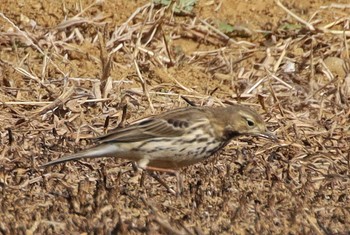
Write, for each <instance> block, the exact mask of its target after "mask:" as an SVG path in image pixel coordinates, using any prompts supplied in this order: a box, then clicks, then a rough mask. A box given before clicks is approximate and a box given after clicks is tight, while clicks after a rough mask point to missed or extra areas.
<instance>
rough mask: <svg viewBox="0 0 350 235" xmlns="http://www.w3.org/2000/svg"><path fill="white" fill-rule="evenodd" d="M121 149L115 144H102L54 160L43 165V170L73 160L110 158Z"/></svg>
mask: <svg viewBox="0 0 350 235" xmlns="http://www.w3.org/2000/svg"><path fill="white" fill-rule="evenodd" d="M118 150H119V148H118V147H117V146H116V145H115V144H101V145H98V146H96V147H92V148H88V149H86V150H83V151H81V152H78V153H75V154H72V155H68V156H64V157H61V158H58V159H56V160H53V161H51V162H48V163H45V164H43V165H41V166H40V167H41V168H44V167H47V166H52V165H56V164H59V163H63V162H68V161H72V160H78V159H81V158H98V157H110V156H114V155H116V153H118Z"/></svg>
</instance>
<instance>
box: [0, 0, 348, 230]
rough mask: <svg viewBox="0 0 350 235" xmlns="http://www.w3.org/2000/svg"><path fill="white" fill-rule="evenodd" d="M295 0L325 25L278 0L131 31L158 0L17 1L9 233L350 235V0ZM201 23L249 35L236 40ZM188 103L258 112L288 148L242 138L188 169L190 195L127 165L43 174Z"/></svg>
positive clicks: (6, 45)
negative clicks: (116, 133)
mask: <svg viewBox="0 0 350 235" xmlns="http://www.w3.org/2000/svg"><path fill="white" fill-rule="evenodd" d="M251 2H254V3H253V4H252V3H251ZM285 2H286V3H284V2H283V4H284V5H285V6H286V7H287V8H288V9H289V10H290V11H292V12H294V13H295V14H296V15H298V16H299V17H301V18H302V19H304V20H306V21H307V22H309V23H311V24H312V25H313V26H314V27H315V28H316V30H312V29H310V28H308V27H307V25H306V24H304V23H299V22H297V21H296V20H295V19H294V18H293V17H291V16H290V15H289V14H287V13H286V12H285V11H284V10H282V9H281V7H279V6H278V5H277V4H276V2H275V1H273V0H260V1H238V0H237V1H236V0H223V1H200V2H199V3H197V5H196V6H195V8H194V10H193V13H192V14H182V15H176V14H175V15H173V14H172V12H171V11H170V10H164V9H163V8H159V7H155V8H151V7H146V8H142V10H141V13H138V14H135V15H134V18H133V19H132V20H131V21H130V22H128V23H127V24H124V23H125V22H126V21H127V19H128V18H129V17H130V16H131V15H132V14H133V13H134V12H135V11H136V10H137V9H138V8H140V9H141V7H142V6H144V5H145V4H147V3H149V2H148V1H99V2H97V3H95V4H94V2H93V1H84V0H82V1H69V0H67V1H41V2H38V1H32V0H27V1H16V2H14V1H6V0H5V1H2V2H1V3H0V11H1V12H2V13H3V15H2V16H0V22H1V26H0V29H1V30H0V48H1V50H0V102H1V103H0V105H1V109H0V121H1V126H0V133H1V139H0V144H1V146H0V153H1V154H0V192H1V193H0V195H1V201H0V218H1V220H0V233H1V234H34V233H36V234H62V233H67V234H68V233H69V234H77V233H80V234H81V233H101V234H107V233H113V234H116V233H126V234H140V233H147V234H225V233H226V234H345V233H349V232H350V208H349V203H350V179H349V176H350V147H349V142H350V121H349V120H350V108H349V101H350V88H349V87H350V59H349V39H348V38H349V28H348V26H349V17H348V16H349V15H350V8H349V3H348V1H347V0H343V1H337V4H344V5H342V7H341V6H340V5H331V4H332V3H333V4H334V1H326V0H324V1H321V0H314V1H301V0H297V1H292V2H291V3H290V2H288V3H287V1H285ZM91 4H92V5H91ZM346 4H347V5H346ZM339 6H340V7H339ZM5 16H6V17H7V19H6V18H5ZM73 17H75V18H73ZM78 17H79V18H78ZM200 20H207V22H209V24H210V25H214V26H215V27H217V25H215V24H214V22H217V21H221V22H226V23H230V24H232V25H234V26H235V27H237V31H234V32H232V33H228V35H229V36H230V37H231V39H233V40H234V41H235V42H232V41H231V42H228V41H227V37H225V36H222V35H220V34H217V33H215V32H214V31H213V30H212V29H211V28H209V27H208V25H205V24H203V23H201V21H200ZM333 22H336V23H335V24H334V25H329V24H331V23H333ZM67 24H68V25H67ZM327 25H329V27H328V28H327V29H324V27H325V26H327ZM123 26H125V29H124V30H122V31H119V32H120V33H119V34H117V30H118V29H121V28H122V27H123ZM238 29H239V30H238ZM153 30H155V31H153ZM330 30H333V31H330ZM343 30H345V31H346V33H347V36H345V35H344V34H343V33H344V32H343ZM152 32H155V33H154V34H152ZM242 32H244V33H242ZM115 38H116V39H115ZM164 41H166V43H164ZM121 43H122V44H121ZM101 45H102V46H101ZM119 45H120V46H121V48H120V49H119V50H118V51H116V52H114V53H111V52H112V50H114V49H115V48H117V47H118V46H119ZM166 47H167V50H166ZM135 48H138V49H137V50H136V49H135ZM146 51H147V52H146ZM169 58H170V59H169ZM106 61H110V64H109V63H107V62H106ZM135 61H136V63H137V64H138V67H139V70H140V72H141V74H142V79H143V80H144V83H142V82H141V81H140V80H141V79H140V77H139V75H138V73H137V69H136V67H135V64H134V62H135ZM288 65H295V66H296V70H295V71H292V72H288V71H287V70H286V66H288ZM261 79H264V80H263V81H262V82H261V83H260V81H261ZM255 85H256V86H255ZM144 87H145V88H146V89H143V88H144ZM180 96H186V97H187V98H189V99H190V100H192V101H194V102H196V103H197V104H201V105H220V103H221V102H223V103H237V102H239V103H243V104H247V105H250V106H252V107H254V108H256V109H257V110H259V112H260V113H262V114H263V115H264V117H265V119H266V120H267V121H268V123H269V126H270V129H271V130H273V131H274V132H275V133H276V135H277V136H278V137H279V139H280V143H271V142H269V141H266V140H261V139H259V140H258V139H249V138H242V139H239V140H236V141H233V142H232V144H230V145H229V146H228V147H227V148H226V149H225V151H224V152H223V153H222V154H221V155H220V156H217V157H215V158H213V159H212V160H210V161H208V162H203V163H199V164H196V165H193V166H190V167H188V168H185V169H182V170H181V174H182V176H183V178H184V192H183V195H182V196H180V197H176V196H174V195H172V194H170V193H168V192H167V191H166V190H165V189H164V188H163V187H162V186H160V185H159V183H158V182H156V181H155V180H154V179H153V178H151V177H149V176H147V175H146V177H145V179H144V182H143V185H140V181H141V176H142V174H141V172H140V171H138V172H134V171H133V168H132V166H131V164H130V163H128V162H126V161H123V160H120V159H93V160H82V161H80V162H72V163H67V164H64V165H61V166H57V167H51V168H48V169H44V170H43V169H40V168H38V166H40V165H41V164H43V163H45V162H47V161H49V160H50V159H56V158H58V157H59V156H62V155H63V154H65V153H69V152H74V151H77V150H79V149H82V148H85V147H86V146H87V145H90V144H91V143H90V141H88V140H87V139H88V138H89V137H92V136H96V135H97V133H103V132H105V131H106V129H111V128H113V127H115V126H117V125H118V124H119V122H120V121H121V117H122V109H123V107H124V105H126V104H127V107H128V111H127V116H126V122H131V121H133V120H135V119H138V118H140V117H144V116H147V115H149V114H151V113H159V112H161V111H164V110H169V109H172V108H175V107H179V106H186V105H187V104H186V102H185V101H184V100H183V99H181V97H180ZM161 178H162V179H164V181H165V182H166V183H167V184H168V185H170V186H171V187H175V186H176V180H175V179H174V177H172V176H169V175H161Z"/></svg>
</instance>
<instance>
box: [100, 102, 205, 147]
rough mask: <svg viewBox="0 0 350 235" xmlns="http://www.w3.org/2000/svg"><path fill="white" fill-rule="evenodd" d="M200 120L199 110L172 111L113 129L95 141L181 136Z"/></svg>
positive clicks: (130, 140)
mask: <svg viewBox="0 0 350 235" xmlns="http://www.w3.org/2000/svg"><path fill="white" fill-rule="evenodd" d="M201 118H205V115H204V112H203V110H202V109H200V108H192V107H191V108H183V109H178V110H173V111H170V112H167V113H164V114H162V115H157V116H152V117H148V118H145V119H142V120H139V121H137V122H134V123H132V124H130V125H129V126H128V127H125V128H118V129H114V130H112V131H111V132H109V133H107V134H106V135H103V136H101V137H98V138H97V140H98V141H99V142H101V143H106V142H135V141H142V140H145V139H149V138H156V137H177V136H181V135H183V134H184V133H185V132H186V131H187V130H188V127H189V126H191V125H192V124H193V123H194V122H195V121H198V119H201Z"/></svg>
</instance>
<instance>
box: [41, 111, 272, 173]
mask: <svg viewBox="0 0 350 235" xmlns="http://www.w3.org/2000/svg"><path fill="white" fill-rule="evenodd" d="M240 135H253V136H261V137H265V138H270V139H275V136H273V135H272V134H271V133H270V132H268V130H267V129H266V125H265V122H264V121H263V119H262V118H261V116H260V115H259V114H258V113H257V112H255V111H254V110H252V109H251V108H249V107H247V106H242V105H233V106H228V107H187V108H180V109H175V110H171V111H168V112H165V113H163V114H160V115H155V116H151V117H147V118H145V119H142V120H139V121H136V122H134V123H132V124H130V125H129V126H128V127H125V128H120V129H115V130H113V131H111V132H109V133H108V134H106V135H103V136H101V137H98V138H97V140H98V142H99V144H97V145H96V146H94V147H91V148H88V149H86V150H83V151H81V152H78V153H75V154H72V155H68V156H65V157H62V158H59V159H56V160H53V161H51V162H48V163H46V164H44V165H42V167H46V166H50V165H55V164H59V163H63V162H67V161H71V160H77V159H80V158H97V157H119V158H123V159H128V160H132V161H135V162H136V163H137V164H138V166H139V167H141V168H144V169H147V168H153V169H177V168H180V167H184V166H188V165H191V164H194V163H196V162H199V161H201V160H204V159H206V158H208V157H210V156H212V155H213V154H214V153H215V152H217V151H218V150H220V149H221V148H223V147H224V146H225V145H226V144H227V143H229V141H230V140H231V139H232V138H234V137H237V136H240Z"/></svg>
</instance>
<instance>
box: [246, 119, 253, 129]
mask: <svg viewBox="0 0 350 235" xmlns="http://www.w3.org/2000/svg"><path fill="white" fill-rule="evenodd" d="M247 124H248V126H250V127H253V126H255V123H254V122H253V121H252V120H250V119H247Z"/></svg>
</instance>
